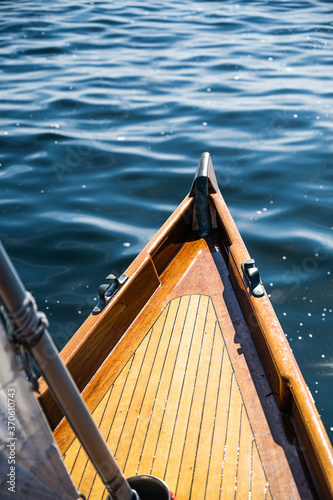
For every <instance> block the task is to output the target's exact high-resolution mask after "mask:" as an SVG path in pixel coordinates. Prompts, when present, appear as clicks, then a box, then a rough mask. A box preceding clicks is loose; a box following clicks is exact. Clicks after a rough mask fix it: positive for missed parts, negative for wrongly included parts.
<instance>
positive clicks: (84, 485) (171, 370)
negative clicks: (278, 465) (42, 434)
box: [65, 295, 271, 499]
mask: <svg viewBox="0 0 333 500" xmlns="http://www.w3.org/2000/svg"><path fill="white" fill-rule="evenodd" d="M93 415H94V417H95V420H96V421H98V422H99V426H100V429H101V430H102V432H103V434H104V436H106V437H107V441H108V443H109V444H110V446H111V447H112V448H113V450H114V452H115V455H116V458H117V461H118V463H119V465H120V466H121V467H122V468H123V470H124V473H125V475H126V476H131V475H134V474H141V473H145V474H147V473H149V474H153V475H155V476H157V477H160V478H162V479H164V480H165V481H166V482H167V484H168V485H169V487H170V488H171V489H172V490H173V491H175V492H176V493H177V495H178V496H179V498H191V497H192V498H196V497H198V498H199V496H200V497H201V498H203V499H205V498H207V499H210V498H216V499H218V498H231V497H232V496H234V494H235V492H236V493H237V497H239V498H244V497H246V498H249V496H250V494H251V493H252V495H255V497H256V495H259V496H260V497H261V498H267V499H269V498H271V493H270V489H269V484H268V481H267V478H266V475H265V471H264V467H263V464H262V461H261V459H260V455H259V452H258V448H257V445H256V441H255V437H254V435H253V432H252V429H251V424H250V422H249V418H248V415H247V413H246V409H245V406H244V402H243V400H242V396H241V393H240V390H239V387H238V384H237V379H236V376H235V372H234V370H233V367H232V364H231V362H230V358H229V355H228V352H227V349H226V347H225V343H224V340H223V335H222V332H221V328H220V325H219V323H218V320H217V317H216V313H215V310H214V306H213V303H212V300H211V299H210V298H209V297H206V296H203V295H201V296H200V295H192V296H190V295H188V296H183V297H180V298H177V299H174V300H172V301H171V302H170V303H169V304H168V305H167V306H166V308H165V309H164V311H163V312H162V314H161V315H160V316H159V318H158V319H157V320H156V322H155V324H154V325H153V326H152V328H151V329H150V330H149V332H147V335H146V336H145V338H144V339H143V340H142V342H141V344H140V345H139V346H138V348H137V349H136V351H135V352H134V353H133V355H132V356H131V358H130V359H129V360H128V362H127V363H126V365H125V366H124V368H123V369H122V370H121V372H120V373H119V375H118V377H117V378H116V380H115V381H114V382H113V383H112V384H111V386H110V388H108V390H107V392H106V393H105V395H104V396H103V397H102V398H101V400H100V402H99V403H98V405H97V406H96V408H95V410H94V412H93ZM65 461H66V463H67V466H68V467H69V468H70V470H71V473H72V477H73V479H74V481H75V482H76V484H77V485H78V488H79V490H80V491H81V490H82V491H86V492H89V495H88V498H90V499H95V498H96V499H97V498H101V483H100V481H99V480H98V479H97V477H96V474H95V473H94V471H93V469H92V466H91V465H90V464H88V462H87V458H86V457H85V456H84V452H83V450H82V448H81V447H80V445H79V443H78V441H77V439H76V440H74V441H73V442H72V443H71V445H70V446H69V448H68V449H67V451H66V453H65ZM238 477H240V478H244V477H246V478H247V481H246V482H245V481H244V480H243V479H242V481H241V482H240V483H239V484H238ZM243 495H244V496H243Z"/></svg>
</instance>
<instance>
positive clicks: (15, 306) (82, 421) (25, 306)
mask: <svg viewBox="0 0 333 500" xmlns="http://www.w3.org/2000/svg"><path fill="white" fill-rule="evenodd" d="M0 298H1V301H2V303H3V305H4V307H5V310H6V312H7V313H8V314H9V316H10V317H11V320H12V322H13V323H14V327H15V328H17V331H20V330H21V331H20V333H19V341H20V342H21V343H22V344H23V345H24V346H25V347H27V348H28V349H29V351H30V352H31V354H32V356H33V358H34V359H35V361H36V363H37V365H38V368H39V369H40V371H41V373H42V375H43V377H44V378H45V380H46V382H47V384H48V386H49V388H50V390H51V392H52V394H53V396H54V398H55V399H56V401H57V402H58V404H59V406H60V408H61V409H62V411H63V413H64V415H65V416H66V418H67V420H68V422H69V423H70V425H71V427H72V428H73V431H74V432H75V434H76V435H77V437H78V439H79V440H80V442H81V444H82V446H83V448H84V449H85V451H86V453H87V455H88V457H89V458H90V460H91V461H92V463H93V465H94V466H95V468H96V470H97V472H98V474H99V475H100V477H101V479H102V481H103V483H104V484H105V486H106V488H107V490H108V492H109V493H110V495H111V497H112V499H113V500H134V499H135V498H138V497H137V496H136V494H135V493H134V492H133V491H132V490H131V488H130V486H129V484H128V482H127V481H126V479H125V477H124V475H123V473H122V471H121V469H120V468H119V466H118V464H117V462H116V460H115V458H114V456H113V455H112V453H111V451H110V449H109V447H108V445H107V444H106V442H105V440H104V438H103V436H102V434H101V433H100V431H99V429H98V427H97V425H96V424H95V422H94V420H93V418H92V416H91V414H90V412H89V410H88V408H87V406H86V404H85V402H84V401H83V399H82V397H81V394H80V392H79V390H78V389H77V387H76V384H75V382H74V380H73V378H72V376H71V375H70V373H69V371H68V370H67V368H66V366H65V365H64V364H63V362H62V360H61V358H60V356H59V354H58V351H57V348H56V346H55V345H54V343H53V340H52V338H51V336H50V334H49V332H48V331H47V328H46V325H41V317H40V315H39V313H38V312H37V309H36V306H35V304H34V301H32V300H31V299H30V298H29V297H28V295H27V292H26V290H25V288H24V285H23V283H22V281H21V280H20V278H19V276H18V274H17V272H16V270H15V268H14V266H13V264H12V263H11V261H10V259H9V257H8V255H7V253H6V251H5V249H4V247H3V245H2V244H1V242H0ZM15 312H16V314H15ZM26 325H29V331H23V332H22V330H23V329H24V327H25V326H26ZM37 328H39V333H38V335H36V337H35V338H34V335H33V333H34V331H35V330H36V329H37ZM41 328H42V334H41ZM13 335H14V336H15V330H14V334H13Z"/></svg>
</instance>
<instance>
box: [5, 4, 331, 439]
mask: <svg viewBox="0 0 333 500" xmlns="http://www.w3.org/2000/svg"><path fill="white" fill-rule="evenodd" d="M0 30H1V31H0V42H1V45H0V58H1V59H0V71H1V73H0V77H1V79H0V92H1V94H0V111H1V118H0V125H1V128H0V142H1V150H0V155H1V159H0V162H1V167H0V182H1V202H0V203H1V205H0V210H1V224H0V233H1V239H2V241H3V242H4V244H5V246H6V248H7V250H8V252H9V253H10V255H11V256H12V258H13V260H14V263H15V265H16V267H17V269H18V270H19V272H20V274H21V276H22V279H23V280H24V281H25V283H26V285H27V287H28V288H29V289H30V290H31V291H32V292H33V293H34V295H35V297H36V298H37V300H38V303H39V306H40V309H42V310H44V311H45V312H47V313H48V316H49V320H50V322H51V332H52V335H53V336H54V338H55V340H56V342H57V345H58V347H59V348H61V347H62V346H63V345H64V344H65V343H66V342H67V341H68V339H69V338H70V337H71V336H72V335H73V333H74V332H75V330H76V328H77V327H78V326H79V324H80V323H81V322H82V320H83V319H84V317H86V316H87V315H88V313H89V311H90V310H91V308H92V307H93V305H94V297H95V296H96V293H97V288H98V285H99V283H100V282H102V281H103V279H104V277H105V276H106V275H107V274H108V273H110V272H117V273H120V272H122V271H124V269H125V268H126V267H127V265H128V264H129V263H130V261H131V260H132V259H133V258H134V257H135V256H136V255H137V253H138V252H139V251H140V250H141V249H142V248H143V246H144V245H145V244H146V243H147V242H148V241H149V239H150V238H151V236H152V235H153V234H154V233H155V232H156V230H157V229H158V228H159V227H160V226H161V224H162V223H163V222H164V221H165V220H166V218H167V217H168V216H169V215H170V213H171V212H172V211H173V210H174V209H175V208H176V206H177V205H178V204H179V202H180V201H181V200H182V198H183V197H184V196H185V195H186V193H187V192H188V190H189V188H190V185H191V182H192V178H193V175H194V172H195V168H196V166H197V163H198V160H199V157H200V154H201V153H202V152H203V151H210V153H211V155H212V158H213V163H214V166H215V170H216V173H217V177H218V181H219V184H220V187H221V190H222V193H223V195H224V197H225V199H226V201H227V203H228V205H229V208H230V210H231V213H232V214H233V216H234V218H235V220H236V223H237V225H238V227H239V229H240V232H241V234H242V236H243V238H244V240H245V243H246V245H247V246H248V249H249V251H250V254H251V255H252V256H253V257H254V258H255V259H256V261H257V264H258V265H259V268H260V271H261V275H262V278H263V281H264V284H265V285H266V288H267V290H268V291H269V293H270V294H271V300H272V302H273V305H274V307H275V309H276V312H277V314H278V317H279V319H280V321H281V323H282V326H283V328H284V330H285V332H286V335H287V336H288V339H289V341H290V344H291V347H292V349H293V351H294V354H295V356H296V358H297V360H298V363H299V365H300V367H301V370H302V371H303V374H304V376H305V379H306V381H307V383H308V385H309V387H310V390H311V392H312V394H313V397H314V399H315V401H316V404H317V407H318V409H319V412H320V413H321V415H322V418H323V421H324V423H325V426H326V428H327V430H328V433H329V435H330V436H331V438H332V436H333V398H332V380H333V379H332V375H333V347H332V339H333V332H332V325H333V313H332V309H333V301H332V296H333V294H332V277H333V276H332V274H331V273H332V271H333V270H332V249H333V240H332V236H333V217H332V215H333V201H332V200H333V197H332V194H333V170H332V131H333V127H332V118H333V109H332V96H333V85H332V76H333V75H332V59H333V42H332V31H333V5H332V3H331V2H330V1H323V0H312V1H306V0H302V1H297V0H295V1H288V0H276V1H255V0H251V1H250V0H249V1H238V2H236V1H224V2H217V1H215V2H211V1H207V2H203V1H197V2H195V1H174V0H173V1H168V2H165V1H164V2H162V1H160V2H158V1H150V2H147V3H145V2H138V1H137V0H134V1H131V2H121V1H117V0H116V1H113V2H109V1H96V2H93V1H92V2H89V1H86V0H82V1H81V2H75V3H74V2H73V1H72V0H58V1H56V2H50V3H46V2H42V1H40V0H34V1H27V0H20V2H17V1H16V2H14V1H5V0H3V1H2V2H1V3H0Z"/></svg>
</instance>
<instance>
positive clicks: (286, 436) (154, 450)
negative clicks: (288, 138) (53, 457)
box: [40, 153, 333, 500]
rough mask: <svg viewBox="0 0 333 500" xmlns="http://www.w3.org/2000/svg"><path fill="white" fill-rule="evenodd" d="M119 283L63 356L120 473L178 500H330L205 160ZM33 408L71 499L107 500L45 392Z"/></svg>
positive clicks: (310, 411)
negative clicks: (147, 478)
mask: <svg viewBox="0 0 333 500" xmlns="http://www.w3.org/2000/svg"><path fill="white" fill-rule="evenodd" d="M125 275H126V276H127V277H128V278H127V279H126V276H125ZM125 275H123V276H122V277H121V279H119V280H116V279H111V278H110V281H109V284H108V285H105V286H102V287H101V289H100V303H99V307H98V308H97V310H96V311H94V314H91V315H90V316H89V317H88V319H87V320H86V321H85V322H84V324H83V325H82V327H81V328H80V329H79V330H78V331H77V333H76V334H75V335H74V337H73V338H72V339H71V340H70V342H69V343H68V345H67V346H66V347H65V348H64V349H63V351H62V353H61V357H62V358H63V360H64V362H65V363H66V364H67V366H68V368H69V370H70V372H71V373H72V375H73V377H74V379H75V381H76V383H77V385H78V387H79V389H80V391H81V392H82V395H83V397H84V399H85V401H86V404H87V406H88V408H89V409H90V411H91V412H92V415H93V417H94V420H95V421H96V422H97V424H98V426H99V428H100V430H101V432H102V434H103V435H104V436H105V438H106V440H107V442H108V444H109V446H110V447H111V449H112V451H113V453H114V455H115V457H116V459H117V461H118V463H119V465H120V467H121V468H122V470H123V471H124V474H125V476H126V477H129V476H133V475H136V474H153V475H155V476H157V477H159V478H161V479H163V480H165V481H166V483H167V484H168V486H169V488H170V490H171V491H173V492H174V493H175V495H176V496H177V499H178V500H187V499H192V500H194V499H207V500H215V499H216V500H217V499H225V498H226V499H229V498H236V499H243V498H252V499H270V498H275V499H287V498H288V499H296V498H301V499H312V498H322V499H329V498H333V458H332V446H331V443H330V441H329V438H328V436H327V434H326V432H325V429H324V427H323V424H322V422H321V419H320V417H319V415H318V411H317V409H316V407H315V405H314V402H313V399H312V397H311V394H310V392H309V390H308V388H307V386H306V384H305V382H304V379H303V377H302V374H301V372H300V369H299V367H298V365H297V363H296V361H295V358H294V356H293V354H292V352H291V349H290V347H289V344H288V342H287V340H286V337H285V335H284V333H283V331H282V329H281V326H280V324H279V322H278V320H277V317H276V315H275V313H274V310H273V308H272V305H271V303H270V300H269V298H268V296H267V294H266V292H265V289H264V287H263V285H262V283H261V280H260V276H259V272H258V269H257V268H256V266H255V262H254V261H253V260H251V259H250V256H249V254H248V252H247V249H246V247H245V246H244V243H243V241H242V239H241V236H240V235H239V232H238V230H237V228H236V226H235V223H234V221H233V219H232V217H231V215H230V213H229V211H228V208H227V206H226V204H225V202H224V200H223V198H222V195H221V193H220V191H219V188H218V185H217V182H216V178H215V175H214V171H213V167H212V163H211V159H210V157H209V154H208V153H204V154H203V155H202V157H201V160H200V162H199V166H198V170H197V174H196V177H195V181H194V183H193V186H192V188H191V191H190V193H189V194H188V196H186V198H185V199H184V200H183V202H182V203H181V204H180V205H179V207H178V208H177V209H176V210H175V212H174V213H173V214H172V215H171V217H170V218H169V219H168V220H167V222H166V223H165V224H164V225H163V226H162V228H161V229H160V230H159V231H158V233H157V234H156V236H155V237H154V238H153V239H152V240H151V242H150V243H149V244H148V245H147V246H146V248H144V250H143V251H142V252H141V253H140V255H139V256H138V257H137V258H136V259H135V260H134V262H133V263H132V264H131V265H130V266H129V268H128V269H127V270H126V272H125ZM40 402H41V404H42V406H43V409H44V411H45V413H46V415H47V417H48V420H49V422H50V423H51V426H52V429H53V430H54V436H55V438H56V441H57V443H58V445H59V447H60V450H61V453H62V454H63V457H64V460H65V463H66V464H67V467H68V469H69V471H70V473H71V475H72V478H73V480H74V483H75V485H76V487H77V488H78V490H79V491H81V492H82V493H83V494H84V495H85V496H86V498H87V499H105V498H106V497H107V493H106V491H105V489H104V486H103V484H102V482H101V480H100V479H99V477H98V476H97V475H96V472H95V470H94V469H93V467H92V464H91V463H90V462H89V460H88V458H87V456H86V454H85V452H84V450H83V449H82V447H81V446H80V444H79V441H78V439H77V438H76V437H75V435H74V434H73V432H72V431H71V428H70V426H69V424H68V422H67V420H66V419H64V418H62V414H61V412H60V410H59V408H58V407H57V405H56V403H55V402H54V400H53V398H52V396H51V394H50V392H49V390H48V388H47V386H46V384H45V383H44V382H43V381H41V396H40Z"/></svg>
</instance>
